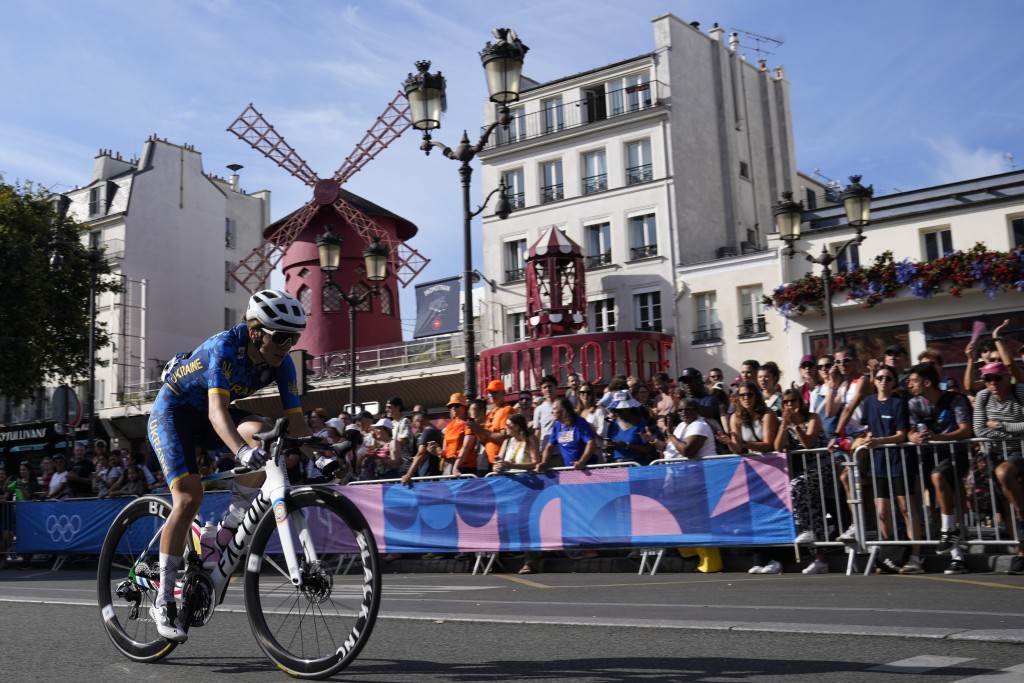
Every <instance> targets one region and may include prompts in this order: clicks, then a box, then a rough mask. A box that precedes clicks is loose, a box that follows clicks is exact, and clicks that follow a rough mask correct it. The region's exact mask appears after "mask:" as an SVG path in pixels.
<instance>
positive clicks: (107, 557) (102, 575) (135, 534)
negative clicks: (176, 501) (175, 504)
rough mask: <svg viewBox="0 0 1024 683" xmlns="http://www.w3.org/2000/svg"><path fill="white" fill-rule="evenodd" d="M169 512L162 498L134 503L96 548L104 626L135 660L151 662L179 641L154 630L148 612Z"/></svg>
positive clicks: (154, 591) (122, 650)
mask: <svg viewBox="0 0 1024 683" xmlns="http://www.w3.org/2000/svg"><path fill="white" fill-rule="evenodd" d="M170 513H171V504H170V503H168V502H167V501H166V500H164V499H163V498H157V497H155V496H151V497H145V498H139V499H138V500H135V501H133V502H132V503H130V504H129V505H128V506H127V507H125V508H124V509H123V510H121V512H120V513H119V514H118V515H117V517H116V518H114V523H113V524H111V525H110V530H109V531H107V536H106V538H105V539H104V540H103V548H102V549H101V550H100V559H99V564H98V565H97V568H96V582H97V587H96V593H97V598H98V600H99V607H100V614H101V616H102V617H103V627H104V629H105V630H106V632H107V635H108V636H110V640H111V642H113V643H114V646H115V647H116V648H117V649H118V650H120V651H121V653H122V654H123V655H124V656H126V657H128V658H129V659H131V660H134V661H136V662H155V661H156V660H158V659H161V658H163V657H166V656H167V655H168V654H170V653H171V651H172V650H173V649H174V648H175V646H176V645H177V643H172V642H170V641H168V640H164V638H163V637H161V636H160V634H159V633H157V632H156V624H154V623H153V620H152V619H151V618H150V616H149V608H150V607H151V606H152V605H153V599H154V598H155V597H156V585H157V583H158V582H159V581H160V535H161V533H162V532H163V528H164V523H165V522H166V521H167V516H168V515H169V514H170Z"/></svg>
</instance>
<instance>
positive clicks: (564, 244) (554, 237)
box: [526, 225, 583, 258]
mask: <svg viewBox="0 0 1024 683" xmlns="http://www.w3.org/2000/svg"><path fill="white" fill-rule="evenodd" d="M558 254H563V255H566V256H582V255H583V251H582V250H581V249H580V245H578V244H576V243H575V242H573V241H572V240H571V239H569V238H568V237H567V236H566V234H565V233H564V232H562V230H561V229H560V228H556V227H555V226H553V225H552V226H551V227H550V228H548V229H547V230H545V231H544V234H543V235H541V236H540V239H539V240H537V241H536V242H534V243H533V246H532V247H530V249H529V251H527V252H526V257H527V258H532V257H534V256H550V255H558Z"/></svg>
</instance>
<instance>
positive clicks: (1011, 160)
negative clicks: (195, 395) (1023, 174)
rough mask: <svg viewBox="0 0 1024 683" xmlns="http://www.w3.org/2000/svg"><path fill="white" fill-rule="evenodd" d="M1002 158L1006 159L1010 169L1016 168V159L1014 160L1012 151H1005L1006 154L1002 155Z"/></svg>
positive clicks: (1014, 169)
mask: <svg viewBox="0 0 1024 683" xmlns="http://www.w3.org/2000/svg"><path fill="white" fill-rule="evenodd" d="M1003 158H1004V159H1006V163H1008V164H1009V165H1010V170H1011V171H1016V170H1017V163H1016V161H1014V159H1015V158H1016V157H1014V156H1013V152H1007V153H1006V154H1004V155H1003Z"/></svg>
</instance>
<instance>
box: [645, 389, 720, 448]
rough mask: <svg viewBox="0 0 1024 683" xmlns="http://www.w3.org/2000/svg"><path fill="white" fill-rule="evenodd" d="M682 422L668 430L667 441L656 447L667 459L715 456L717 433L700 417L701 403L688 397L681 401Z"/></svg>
mask: <svg viewBox="0 0 1024 683" xmlns="http://www.w3.org/2000/svg"><path fill="white" fill-rule="evenodd" d="M679 412H680V413H681V415H682V418H683V419H682V421H681V422H679V424H678V425H674V429H672V431H668V430H666V433H665V440H664V441H661V440H660V439H658V440H657V441H656V442H655V447H656V448H658V450H659V451H662V452H663V456H664V457H665V458H672V459H674V458H687V459H691V460H694V459H699V458H705V457H708V456H710V455H715V453H716V451H715V432H714V430H713V429H712V428H711V425H710V424H708V421H707V420H706V419H704V418H703V417H701V415H700V401H698V400H697V399H696V398H694V397H693V396H687V397H686V398H684V399H682V401H680V407H679Z"/></svg>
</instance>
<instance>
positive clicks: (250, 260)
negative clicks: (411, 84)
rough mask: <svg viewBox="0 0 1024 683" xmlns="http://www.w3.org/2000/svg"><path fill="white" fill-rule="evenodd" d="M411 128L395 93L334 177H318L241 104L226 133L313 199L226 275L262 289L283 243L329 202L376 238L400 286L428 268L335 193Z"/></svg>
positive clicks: (249, 288) (368, 237)
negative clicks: (301, 186) (287, 175)
mask: <svg viewBox="0 0 1024 683" xmlns="http://www.w3.org/2000/svg"><path fill="white" fill-rule="evenodd" d="M411 126H412V120H411V119H410V118H409V105H408V102H407V101H406V98H405V93H403V92H401V91H399V93H398V94H397V95H396V96H395V98H394V99H393V100H392V101H391V103H390V104H388V106H387V107H386V108H385V109H384V113H382V114H381V115H380V116H379V117H377V121H376V122H375V123H374V125H373V126H372V127H371V128H370V129H369V130H368V131H366V135H364V136H363V139H362V140H360V142H359V143H358V144H357V145H356V147H355V149H354V150H353V151H352V153H351V154H349V155H348V157H347V158H346V159H345V161H344V162H343V163H342V164H341V166H340V167H339V168H338V170H337V171H336V172H335V173H334V175H333V176H332V177H331V178H325V179H322V178H320V177H319V176H317V174H316V173H314V172H313V170H312V169H311V168H310V167H309V165H308V164H307V163H306V162H305V160H303V159H302V157H300V156H299V154H298V153H297V152H296V151H295V149H294V148H293V147H292V146H291V145H289V144H288V143H287V142H286V141H285V139H284V138H283V137H282V136H281V135H280V134H279V133H278V132H277V131H276V130H275V129H274V127H273V126H272V125H270V123H269V122H268V121H267V120H266V119H265V118H264V117H263V115H262V114H260V113H259V112H258V111H256V109H255V107H253V106H252V104H250V105H249V106H248V107H246V109H245V111H243V112H242V114H241V115H240V116H239V117H238V118H237V119H235V121H234V122H233V123H232V124H231V125H230V126H228V131H229V132H231V133H234V134H235V135H237V136H238V137H239V138H240V139H241V140H243V141H245V142H246V143H248V144H249V145H250V146H251V147H252V148H253V149H255V150H256V151H258V152H260V153H261V154H263V155H264V156H266V157H267V158H268V159H270V160H271V161H273V162H274V163H276V164H277V165H278V166H280V167H281V168H283V169H285V170H286V171H288V172H289V173H291V174H292V175H293V176H295V177H296V178H298V179H299V180H301V181H302V182H303V183H305V184H306V185H308V186H310V187H312V188H313V198H312V199H311V200H309V202H307V203H306V205H305V206H303V207H302V208H301V209H299V210H298V211H296V212H295V213H294V214H292V215H291V217H289V218H288V220H287V221H285V222H284V223H282V224H281V225H280V226H278V228H277V229H276V230H274V232H273V233H271V234H270V235H268V236H267V238H266V239H265V240H264V241H263V243H262V244H260V246H258V247H257V248H256V249H254V250H253V251H252V253H250V254H249V255H248V256H246V257H245V258H244V259H242V260H241V261H239V263H238V265H237V266H235V268H234V269H232V271H231V277H233V278H235V280H237V281H238V282H239V283H240V284H241V285H242V286H243V287H245V289H246V290H247V291H249V292H254V291H256V290H257V289H259V288H260V287H262V286H263V284H264V283H265V282H266V279H267V278H268V277H269V275H270V272H271V271H272V270H273V269H274V268H275V267H276V266H277V264H278V263H279V262H280V261H281V258H282V257H283V256H284V254H285V252H286V251H287V250H288V247H290V246H291V245H292V243H293V242H294V241H295V239H296V238H297V237H298V236H299V235H300V234H301V233H302V231H303V229H305V227H306V225H307V224H308V223H309V221H310V220H311V219H312V218H313V216H314V215H315V214H316V212H317V211H318V210H319V208H320V207H321V206H323V205H327V204H332V205H333V206H334V209H335V210H336V211H337V212H338V214H339V215H341V216H342V218H344V219H345V221H346V222H348V224H349V225H351V226H352V228H353V229H354V230H355V231H356V232H357V233H358V234H359V236H360V237H361V238H362V239H363V240H364V241H365V242H366V243H367V244H370V243H372V242H373V240H374V239H375V238H376V239H379V240H380V242H381V244H385V245H387V247H388V249H389V256H388V259H389V261H390V263H391V269H392V272H394V273H395V277H397V278H398V280H399V282H401V283H402V285H403V286H406V285H408V284H409V283H410V282H411V281H412V280H413V279H414V278H415V277H416V276H417V275H419V273H420V272H421V271H422V270H423V269H424V268H425V267H426V266H427V264H428V263H429V262H430V261H429V259H427V258H425V257H424V256H423V255H422V254H420V253H419V252H417V251H416V250H415V249H413V248H412V247H410V246H409V245H408V244H406V243H405V242H403V241H400V240H396V239H395V238H393V237H391V235H389V234H388V233H386V232H385V231H383V230H381V229H380V228H378V227H377V225H376V224H375V223H374V222H373V220H372V219H371V218H370V217H369V216H367V215H366V214H364V213H363V212H362V211H360V210H359V209H357V208H355V207H354V206H352V205H351V204H350V203H349V202H347V201H345V199H343V198H342V197H341V195H340V192H341V186H342V185H343V184H344V183H345V182H346V181H347V180H348V179H349V178H351V177H352V176H353V175H355V174H356V173H357V172H359V171H360V170H361V169H362V168H363V167H364V166H366V164H367V163H369V162H370V161H371V160H372V159H373V158H374V157H376V156H377V155H378V154H380V153H381V152H382V151H383V150H384V149H386V148H387V147H388V145H390V144H391V143H392V142H393V141H394V140H395V139H396V138H398V137H399V136H400V135H402V133H404V132H405V131H406V130H408V129H409V128H410V127H411Z"/></svg>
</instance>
